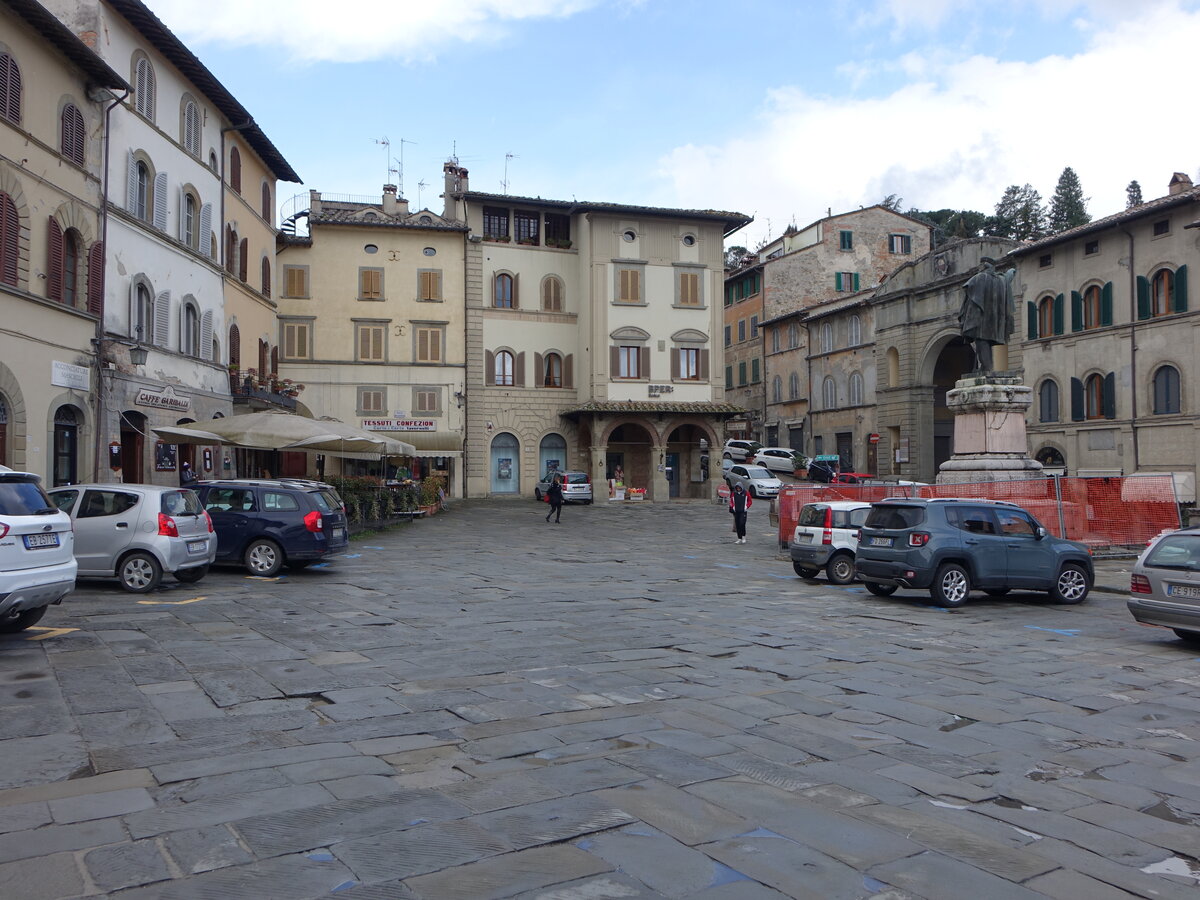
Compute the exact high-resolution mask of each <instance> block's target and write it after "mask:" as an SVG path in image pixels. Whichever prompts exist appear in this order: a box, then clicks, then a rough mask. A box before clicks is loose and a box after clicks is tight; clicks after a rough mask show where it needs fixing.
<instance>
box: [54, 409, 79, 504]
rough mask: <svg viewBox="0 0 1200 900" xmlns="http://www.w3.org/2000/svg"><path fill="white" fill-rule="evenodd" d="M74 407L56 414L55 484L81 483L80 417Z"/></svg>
mask: <svg viewBox="0 0 1200 900" xmlns="http://www.w3.org/2000/svg"><path fill="white" fill-rule="evenodd" d="M77 412H78V411H77V410H76V409H75V407H73V406H60V407H59V408H58V409H57V410H56V411H55V413H54V484H55V485H60V484H78V483H79V452H78V451H79V416H78V415H77Z"/></svg>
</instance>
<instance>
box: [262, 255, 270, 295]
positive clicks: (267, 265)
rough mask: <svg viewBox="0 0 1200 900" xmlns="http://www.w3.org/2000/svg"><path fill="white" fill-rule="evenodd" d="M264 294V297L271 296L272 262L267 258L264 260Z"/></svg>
mask: <svg viewBox="0 0 1200 900" xmlns="http://www.w3.org/2000/svg"><path fill="white" fill-rule="evenodd" d="M262 294H263V296H264V297H270V296H271V261H270V260H269V259H267V258H266V257H265V256H264V257H263V260H262Z"/></svg>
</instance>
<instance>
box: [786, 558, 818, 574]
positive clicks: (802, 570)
mask: <svg viewBox="0 0 1200 900" xmlns="http://www.w3.org/2000/svg"><path fill="white" fill-rule="evenodd" d="M792 568H793V569H795V570H796V574H797V575H799V576H800V577H801V578H816V577H817V571H818V570H817V569H814V568H812V567H811V566H802V565H800V563H798V562H793V563H792Z"/></svg>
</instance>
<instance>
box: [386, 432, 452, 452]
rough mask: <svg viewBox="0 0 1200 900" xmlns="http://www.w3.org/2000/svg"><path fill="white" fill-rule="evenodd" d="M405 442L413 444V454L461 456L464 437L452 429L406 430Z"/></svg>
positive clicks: (404, 433)
mask: <svg viewBox="0 0 1200 900" xmlns="http://www.w3.org/2000/svg"><path fill="white" fill-rule="evenodd" d="M401 433H402V434H403V435H404V443H406V444H412V445H413V447H414V448H416V449H415V451H414V452H413V454H412V455H413V456H451V457H455V458H457V457H461V456H462V448H463V439H462V435H461V434H454V433H453V432H450V431H405V432H401Z"/></svg>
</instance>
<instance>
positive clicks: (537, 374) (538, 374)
mask: <svg viewBox="0 0 1200 900" xmlns="http://www.w3.org/2000/svg"><path fill="white" fill-rule="evenodd" d="M542 359H543V358H542V354H540V353H535V354H533V386H534V387H545V386H546V370H545V369H544V368H542V366H543V361H542Z"/></svg>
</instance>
